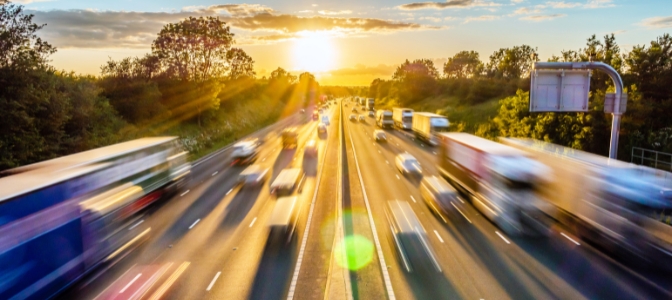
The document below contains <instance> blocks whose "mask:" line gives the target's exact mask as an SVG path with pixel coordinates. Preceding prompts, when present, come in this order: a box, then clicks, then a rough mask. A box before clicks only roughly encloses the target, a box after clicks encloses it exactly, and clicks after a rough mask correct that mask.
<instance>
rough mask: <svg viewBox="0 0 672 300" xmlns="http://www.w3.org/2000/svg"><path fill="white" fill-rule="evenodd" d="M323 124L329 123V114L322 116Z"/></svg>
mask: <svg viewBox="0 0 672 300" xmlns="http://www.w3.org/2000/svg"><path fill="white" fill-rule="evenodd" d="M322 124H324V125H329V124H330V123H329V116H322Z"/></svg>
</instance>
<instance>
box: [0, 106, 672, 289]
mask: <svg viewBox="0 0 672 300" xmlns="http://www.w3.org/2000/svg"><path fill="white" fill-rule="evenodd" d="M322 102H323V103H319V104H318V105H315V106H314V107H308V108H306V109H305V110H302V111H298V112H297V113H296V114H293V115H291V116H288V117H287V118H285V119H283V120H281V121H280V122H278V123H276V124H273V125H271V126H269V127H267V128H265V129H263V130H262V131H260V132H257V133H254V134H252V135H250V136H247V137H244V138H241V139H240V140H238V141H236V142H235V143H233V144H232V145H231V146H229V147H225V148H224V149H222V150H220V151H218V152H216V153H214V154H212V155H210V156H206V157H204V158H202V159H199V160H197V161H193V162H191V163H190V162H189V161H188V159H187V158H188V153H187V152H185V151H183V150H182V147H181V146H180V143H179V139H178V138H176V137H164V138H143V139H138V140H133V141H129V142H125V143H121V144H116V145H112V146H108V147H103V148H98V149H94V150H91V151H86V152H82V153H78V154H74V155H69V156H64V157H60V158H56V159H52V160H47V161H43V162H40V163H36V164H33V165H27V166H24V167H20V168H15V169H11V170H9V171H7V172H4V173H3V174H2V175H3V177H1V178H0V186H1V187H2V189H1V191H0V206H1V207H2V209H0V213H1V214H2V215H0V221H1V223H0V237H1V238H0V262H1V263H2V264H0V271H2V274H3V277H2V278H3V279H2V281H1V282H0V283H2V285H1V286H2V287H3V288H2V289H0V298H3V299H11V298H16V299H45V298H59V299H72V298H92V299H93V298H96V299H119V297H121V298H124V299H150V298H151V299H158V298H175V299H198V298H203V297H215V298H236V299H242V298H253V299H279V298H297V299H301V298H303V296H304V295H305V296H308V295H312V296H315V295H319V296H320V297H325V298H335V299H341V298H347V297H349V296H348V295H347V293H353V294H350V296H353V295H355V296H357V297H360V298H368V299H373V298H376V299H378V298H389V299H394V298H399V299H430V298H432V299H456V298H483V299H491V298H492V299H496V298H514V299H520V298H525V299H527V298H530V299H546V298H561V299H581V298H610V297H612V296H613V297H616V296H623V295H627V296H626V298H647V299H657V298H666V297H668V296H672V293H671V291H670V289H669V286H668V285H666V284H665V282H666V279H665V278H667V277H666V275H665V274H669V273H668V272H670V271H672V270H669V266H671V265H672V262H670V259H671V258H672V257H671V256H672V255H671V254H670V253H672V230H671V228H670V226H669V225H668V224H666V223H664V222H663V221H664V218H661V217H660V216H662V215H665V212H666V211H668V210H669V209H670V208H672V185H671V184H670V183H669V179H668V180H666V178H665V176H666V175H667V174H664V173H661V171H655V170H653V169H650V168H647V167H642V166H635V165H632V164H627V163H623V162H614V161H611V160H609V159H607V158H603V157H599V156H596V155H591V154H587V153H584V152H581V151H578V150H573V149H569V148H564V147H560V146H557V145H552V144H548V143H544V142H540V141H534V140H526V139H513V138H502V139H500V140H499V141H492V140H487V139H483V138H481V137H477V136H475V135H471V134H467V133H456V132H449V131H450V129H451V127H450V123H449V120H448V119H447V118H446V117H444V116H442V115H438V114H433V113H427V112H416V111H413V110H412V109H408V108H393V109H392V110H385V109H376V102H375V101H374V99H372V98H365V97H352V98H341V99H329V100H328V99H322ZM348 106H350V107H351V109H348ZM306 111H308V112H311V113H306ZM349 111H357V112H361V114H355V113H352V114H350V113H349ZM369 113H371V114H373V117H371V116H370V115H369ZM368 120H371V122H368ZM353 238H356V242H352V243H353V244H347V243H350V242H351V241H352V239H353ZM342 245H349V246H342ZM364 245H368V246H364ZM340 255H343V256H344V257H347V259H345V260H343V259H341V256H340ZM352 272H357V274H359V275H358V276H357V277H352V276H340V275H335V274H340V273H342V274H350V273H352ZM586 272H589V273H590V274H591V275H590V276H591V278H593V280H598V281H599V282H602V283H603V284H604V288H596V287H594V286H592V285H590V284H588V283H587V282H584V281H582V280H581V276H585V274H587V273H586ZM317 278H328V279H325V281H322V280H317V281H316V280H315V279H317ZM355 284H356V285H359V288H358V289H357V290H356V291H353V290H348V288H346V287H352V286H353V285H355ZM344 291H349V292H344ZM344 293H346V294H344Z"/></svg>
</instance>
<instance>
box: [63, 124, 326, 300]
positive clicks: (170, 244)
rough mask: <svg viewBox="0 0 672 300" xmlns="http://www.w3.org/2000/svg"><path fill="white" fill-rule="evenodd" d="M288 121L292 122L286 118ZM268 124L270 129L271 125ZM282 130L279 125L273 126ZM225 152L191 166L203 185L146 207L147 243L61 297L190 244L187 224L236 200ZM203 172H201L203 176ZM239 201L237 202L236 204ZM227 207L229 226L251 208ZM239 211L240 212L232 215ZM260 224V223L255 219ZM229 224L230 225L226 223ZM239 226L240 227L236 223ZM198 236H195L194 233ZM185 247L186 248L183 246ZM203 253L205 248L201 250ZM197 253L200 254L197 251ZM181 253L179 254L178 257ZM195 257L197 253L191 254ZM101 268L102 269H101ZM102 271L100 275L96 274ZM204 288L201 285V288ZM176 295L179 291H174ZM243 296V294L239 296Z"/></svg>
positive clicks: (100, 285) (82, 294)
mask: <svg viewBox="0 0 672 300" xmlns="http://www.w3.org/2000/svg"><path fill="white" fill-rule="evenodd" d="M287 123H288V122H281V123H279V124H276V125H275V127H280V126H284V125H285V124H287ZM289 123H294V122H293V121H290V122H289ZM309 125H311V126H310V127H311V128H307V129H306V130H302V137H300V139H303V136H308V135H310V133H313V132H314V128H315V125H314V123H309ZM273 127H274V126H271V127H270V128H273ZM277 129H278V130H279V129H282V128H281V127H280V128H277ZM266 131H267V130H263V131H261V132H259V133H258V134H261V135H265V134H266ZM277 143H278V144H277V145H273V144H274V142H273V141H270V142H269V141H267V143H266V144H265V145H264V146H262V149H261V153H260V160H261V159H263V158H262V157H264V156H266V155H268V156H269V158H268V161H269V163H272V160H273V159H274V158H275V157H274V156H271V155H270V154H271V153H272V152H274V151H279V149H280V147H276V146H278V145H279V142H277ZM228 160H229V159H228V152H227V151H224V152H222V153H221V154H219V155H218V157H217V158H213V159H211V160H209V161H208V163H205V164H201V165H199V166H195V167H194V169H193V172H194V173H195V174H194V175H195V176H194V178H195V179H196V180H192V183H196V184H198V183H199V182H198V180H199V179H203V180H205V182H203V184H200V185H195V186H192V187H191V189H190V190H189V192H188V193H186V194H183V196H180V195H178V196H176V197H175V198H173V199H171V200H169V201H166V202H164V203H162V205H157V206H155V207H153V208H152V209H150V210H149V211H148V213H147V216H146V217H145V218H144V219H143V224H142V226H148V227H152V230H153V231H152V232H151V233H152V238H151V239H150V240H149V242H148V243H147V244H146V245H145V246H144V247H142V248H141V251H134V252H133V253H131V255H129V256H128V257H127V258H126V259H124V260H122V261H121V262H120V263H119V264H117V265H115V266H113V267H111V268H109V270H107V272H105V273H102V272H99V273H98V274H93V275H92V276H89V277H90V278H86V279H85V280H83V281H82V282H80V283H79V284H78V285H77V286H76V287H74V288H73V289H71V290H70V291H68V292H67V293H66V294H64V295H63V296H62V298H63V299H72V297H73V296H76V297H77V298H94V297H95V295H98V294H99V293H100V292H102V290H104V289H105V288H106V287H108V286H110V285H111V284H112V283H113V282H115V280H116V279H117V278H118V277H119V276H121V274H123V273H124V272H125V271H126V270H128V269H129V268H131V267H134V266H135V265H136V264H141V265H142V264H152V265H153V264H156V263H157V259H159V258H160V257H161V256H162V255H163V254H164V253H165V252H173V253H174V252H178V253H181V252H184V251H175V250H176V248H179V246H181V245H185V244H189V243H193V242H194V241H191V240H189V239H193V238H191V237H190V236H189V235H188V234H187V233H188V232H190V228H189V227H193V229H194V230H196V229H197V228H198V227H201V228H203V227H204V226H203V225H204V224H207V223H208V222H205V221H203V222H202V223H201V221H199V222H198V223H195V222H196V221H195V220H199V219H205V216H208V217H210V215H209V214H210V212H215V211H220V212H221V211H222V207H224V206H227V204H228V203H230V202H232V201H234V202H235V201H236V198H235V196H237V193H233V192H230V191H232V189H233V188H234V185H235V179H236V178H237V173H238V172H240V170H241V168H228V167H227V165H228ZM204 174H205V175H204ZM252 196H253V195H250V194H247V195H246V196H245V198H247V197H252ZM240 202H241V201H237V203H240ZM259 202H262V201H256V202H252V203H259ZM227 207H228V208H235V209H236V210H239V211H231V212H229V214H228V215H227V216H228V218H226V217H224V219H225V220H226V221H227V222H228V223H227V222H223V224H229V225H231V224H232V222H230V221H232V220H233V221H234V222H233V223H235V222H238V221H239V222H243V221H245V220H240V219H239V218H238V217H233V218H231V216H237V215H243V214H244V213H245V209H251V208H250V207H249V205H242V206H241V205H240V204H237V205H232V206H230V207H229V206H227ZM238 212H241V213H242V214H236V213H238ZM216 217H219V218H222V214H219V215H218V216H212V217H211V218H209V219H215V218H216ZM259 223H260V224H262V223H261V222H259ZM230 227H231V226H230ZM239 227H243V226H239ZM197 236H198V235H197ZM186 248H187V250H188V248H189V247H186ZM204 252H205V253H207V251H204ZM199 254H200V253H199ZM180 256H182V257H180ZM195 256H198V255H197V254H195ZM177 258H178V259H182V258H184V260H185V261H187V260H186V259H190V260H191V258H192V257H185V255H183V254H180V255H177ZM103 269H105V268H103ZM192 269H194V268H193V266H191V267H188V268H187V272H188V271H189V270H192ZM101 273H102V275H100V274H101ZM208 276H209V275H208ZM203 290H205V288H203ZM178 294H179V293H178ZM241 298H244V297H241Z"/></svg>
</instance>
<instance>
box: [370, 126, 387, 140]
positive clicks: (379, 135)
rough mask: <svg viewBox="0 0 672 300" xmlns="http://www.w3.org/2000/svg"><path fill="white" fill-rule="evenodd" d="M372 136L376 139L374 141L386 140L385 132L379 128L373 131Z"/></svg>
mask: <svg viewBox="0 0 672 300" xmlns="http://www.w3.org/2000/svg"><path fill="white" fill-rule="evenodd" d="M373 138H374V139H376V142H387V134H386V133H385V131H382V130H380V129H377V130H374V131H373Z"/></svg>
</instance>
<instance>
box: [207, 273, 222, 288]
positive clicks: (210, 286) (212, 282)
mask: <svg viewBox="0 0 672 300" xmlns="http://www.w3.org/2000/svg"><path fill="white" fill-rule="evenodd" d="M221 274H222V272H217V275H215V278H213V279H212V281H210V284H209V285H208V288H207V289H205V290H206V291H210V290H211V289H212V286H213V285H215V281H217V278H219V275H221Z"/></svg>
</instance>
